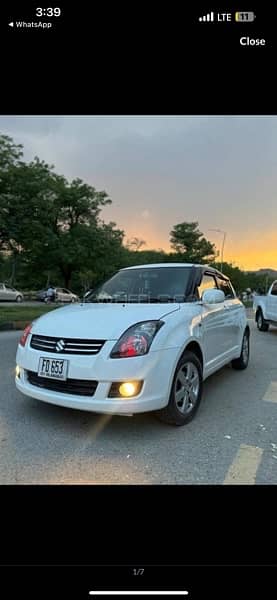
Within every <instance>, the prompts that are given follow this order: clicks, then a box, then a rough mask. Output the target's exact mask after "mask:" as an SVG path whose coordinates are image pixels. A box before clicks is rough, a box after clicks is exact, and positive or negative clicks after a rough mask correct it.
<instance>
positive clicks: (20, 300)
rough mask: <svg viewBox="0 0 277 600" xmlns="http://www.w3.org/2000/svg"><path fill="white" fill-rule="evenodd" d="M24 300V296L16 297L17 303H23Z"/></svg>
mask: <svg viewBox="0 0 277 600" xmlns="http://www.w3.org/2000/svg"><path fill="white" fill-rule="evenodd" d="M22 300H23V298H22V296H16V299H15V301H16V302H22Z"/></svg>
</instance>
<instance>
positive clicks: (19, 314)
mask: <svg viewBox="0 0 277 600" xmlns="http://www.w3.org/2000/svg"><path fill="white" fill-rule="evenodd" d="M54 308H57V306H45V305H42V306H20V305H19V306H1V304H0V325H1V324H3V323H9V322H10V321H14V322H16V321H28V322H31V321H33V320H34V319H37V318H38V317H40V316H41V315H44V314H45V313H47V312H49V311H50V310H53V309H54Z"/></svg>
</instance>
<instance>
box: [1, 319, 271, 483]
mask: <svg viewBox="0 0 277 600" xmlns="http://www.w3.org/2000/svg"><path fill="white" fill-rule="evenodd" d="M249 323H250V327H251V360H250V363H249V367H248V369H247V370H246V371H234V370H233V369H232V368H231V367H229V366H227V367H225V368H223V369H222V370H221V371H219V372H218V373H216V374H215V375H213V376H211V377H210V378H209V379H207V380H206V382H205V384H204V394H203V401H202V403H201V406H200V409H199V411H198V414H197V416H196V418H195V419H194V420H193V421H192V422H191V423H190V424H189V425H186V426H184V427H179V428H177V427H176V428H174V427H170V426H168V425H164V424H162V423H160V422H159V421H157V420H156V419H155V418H154V417H153V415H151V414H150V413H148V414H144V415H138V416H135V417H112V418H110V417H106V416H103V415H96V414H93V413H88V412H81V411H76V410H70V409H66V408H60V407H55V406H52V405H50V404H46V403H43V402H40V401H38V400H32V399H31V398H27V397H24V396H23V395H22V394H20V393H19V392H18V391H17V390H16V388H15V385H14V366H15V352H16V346H17V341H18V339H19V337H20V332H13V331H12V332H2V333H0V484H17V483H18V484H28V483H30V484H39V483H41V484H43V483H51V484H63V483H64V484H68V483H70V484H74V483H76V484H80V483H81V484H139V483H141V484H276V483H277V368H276V351H277V328H273V327H271V328H270V330H269V331H268V332H266V333H261V332H258V331H257V330H256V326H255V324H254V321H253V320H250V321H249Z"/></svg>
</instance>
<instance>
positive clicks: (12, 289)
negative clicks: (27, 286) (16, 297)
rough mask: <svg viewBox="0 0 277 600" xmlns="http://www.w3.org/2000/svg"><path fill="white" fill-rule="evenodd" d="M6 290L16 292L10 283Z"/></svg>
mask: <svg viewBox="0 0 277 600" xmlns="http://www.w3.org/2000/svg"><path fill="white" fill-rule="evenodd" d="M6 290H8V291H9V292H15V289H14V288H12V287H10V286H9V285H6Z"/></svg>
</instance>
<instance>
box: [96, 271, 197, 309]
mask: <svg viewBox="0 0 277 600" xmlns="http://www.w3.org/2000/svg"><path fill="white" fill-rule="evenodd" d="M190 275H191V269H190V268H189V267H152V268H141V269H126V270H122V271H119V272H118V273H116V275H114V276H113V277H111V278H110V279H108V281H106V282H105V283H104V284H102V285H99V286H98V287H97V288H96V289H94V290H92V292H91V293H88V294H87V295H86V297H85V302H120V303H127V302H128V303H131V302H132V303H148V302H159V303H160V302H186V300H187V289H188V282H189V278H190Z"/></svg>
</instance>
